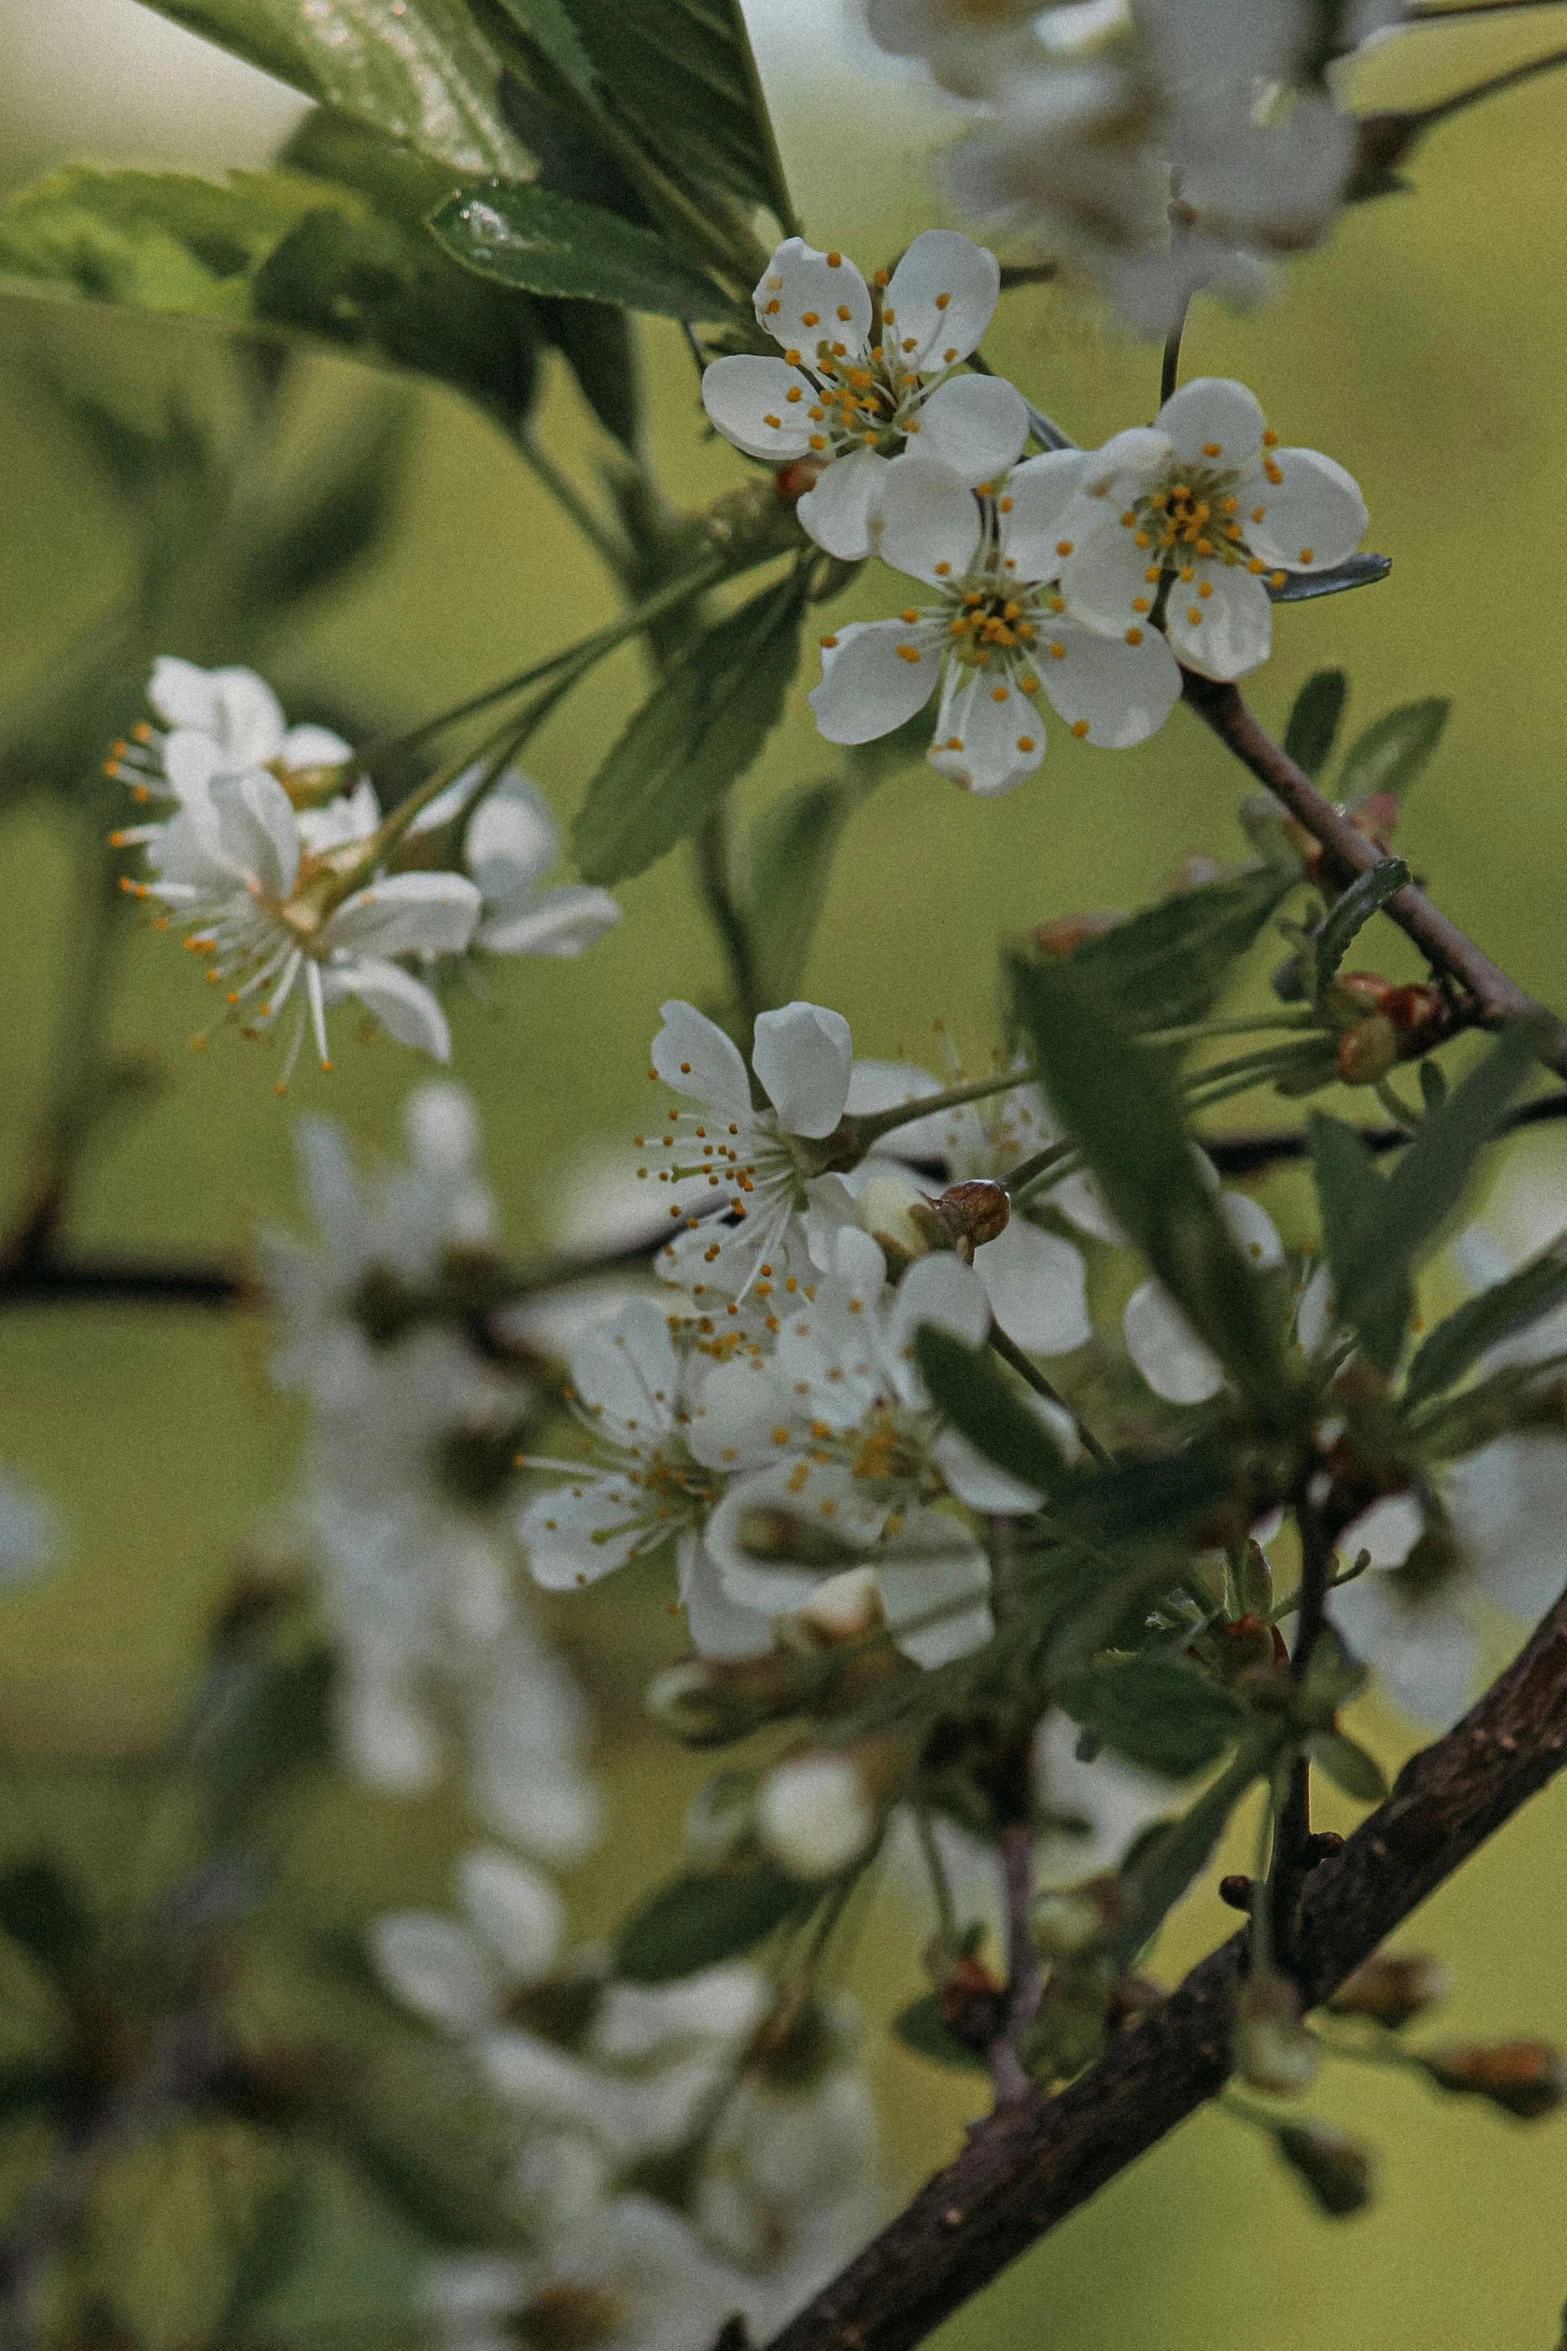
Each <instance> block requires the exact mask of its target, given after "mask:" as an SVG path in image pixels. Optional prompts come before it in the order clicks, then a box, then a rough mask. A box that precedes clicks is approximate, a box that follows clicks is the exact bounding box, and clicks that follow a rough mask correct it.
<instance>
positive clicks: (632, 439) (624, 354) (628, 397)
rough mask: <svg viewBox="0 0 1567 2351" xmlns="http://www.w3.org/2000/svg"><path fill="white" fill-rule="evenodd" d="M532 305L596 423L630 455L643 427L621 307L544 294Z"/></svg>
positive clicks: (636, 368) (634, 359)
mask: <svg viewBox="0 0 1567 2351" xmlns="http://www.w3.org/2000/svg"><path fill="white" fill-rule="evenodd" d="M532 308H533V320H534V324H535V326H537V328H538V330H539V333H540V334H541V335H542V336H543V337H544V339H545V341H546V342H547V343H553V345H554V346H555V349H556V350H557V351H558V352H559V353H560V355H561V357H562V359H564V361H565V362H566V365H567V366H568V367H569V368H570V370H571V372H572V374H573V375H574V376H575V377H576V379H577V389H578V390H579V391H580V392H581V394H582V397H583V398H584V400H586V402H587V404H588V406H589V407H590V408H591V409H592V411H593V413H594V415H595V416H596V417H597V418H598V420H599V423H600V424H601V425H602V426H603V427H604V430H605V431H606V432H607V433H612V434H613V435H614V437H615V439H616V440H617V441H618V442H619V443H620V445H621V447H622V448H623V449H624V450H626V451H627V452H628V453H629V454H630V455H631V456H633V457H635V456H636V455H637V453H638V450H639V448H640V445H641V431H642V399H641V368H640V364H639V361H638V356H637V345H636V334H635V330H634V328H633V325H632V322H631V320H630V319H629V318H628V317H627V315H626V313H625V311H623V310H612V309H611V308H610V306H609V304H608V303H607V302H564V301H559V300H557V299H555V298H554V297H553V296H550V295H545V294H536V295H535V296H534V297H533V304H532Z"/></svg>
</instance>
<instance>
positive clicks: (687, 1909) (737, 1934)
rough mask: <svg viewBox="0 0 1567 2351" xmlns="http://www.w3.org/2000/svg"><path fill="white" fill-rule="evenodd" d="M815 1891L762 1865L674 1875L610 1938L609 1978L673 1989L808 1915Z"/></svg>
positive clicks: (817, 1892) (818, 1892) (816, 1896)
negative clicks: (738, 1871) (733, 1873)
mask: <svg viewBox="0 0 1567 2351" xmlns="http://www.w3.org/2000/svg"><path fill="white" fill-rule="evenodd" d="M820 1898H821V1888H820V1887H819V1886H802V1885H801V1884H800V1882H799V1880H798V1879H797V1878H792V1877H789V1876H787V1875H786V1873H785V1872H784V1871H783V1870H781V1869H774V1868H771V1867H770V1866H768V1865H766V1864H764V1865H763V1866H762V1867H761V1868H759V1869H753V1870H750V1871H748V1872H747V1873H746V1874H745V1875H744V1876H737V1877H729V1876H720V1877H697V1876H690V1877H681V1878H676V1879H675V1880H674V1882H673V1883H672V1884H671V1885H667V1886H661V1887H660V1888H659V1890H658V1892H657V1893H655V1894H651V1895H650V1896H649V1897H648V1899H647V1901H645V1902H644V1903H643V1904H642V1906H641V1908H640V1909H638V1910H634V1911H633V1912H632V1914H631V1916H630V1918H628V1919H627V1920H626V1923H625V1925H624V1926H623V1927H622V1928H621V1930H620V1933H619V1934H618V1935H617V1936H616V1938H615V1972H616V1974H617V1975H618V1976H620V1977H622V1978H623V1979H624V1981H625V1982H627V1983H630V1984H673V1983H678V1982H679V1980H680V1978H681V1977H682V1976H688V1975H695V1974H697V1972H698V1971H699V1970H700V1969H702V1968H704V1967H717V1966H718V1964H719V1962H720V1961H721V1960H725V1959H738V1958H740V1957H741V1956H742V1955H743V1954H744V1953H745V1952H747V1951H754V1950H755V1948H756V1946H757V1944H758V1943H761V1942H764V1941H765V1940H766V1938H767V1937H768V1936H769V1935H770V1934H772V1933H773V1932H774V1930H775V1929H776V1928H778V1927H781V1926H782V1925H783V1924H784V1923H785V1921H786V1920H788V1919H792V1918H798V1917H800V1916H801V1915H802V1914H803V1913H804V1912H805V1911H807V1910H810V1909H813V1908H814V1907H815V1905H816V1903H817V1902H818V1901H819V1900H820Z"/></svg>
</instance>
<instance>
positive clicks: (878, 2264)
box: [770, 1601, 1567, 2351]
mask: <svg viewBox="0 0 1567 2351" xmlns="http://www.w3.org/2000/svg"><path fill="white" fill-rule="evenodd" d="M1564 1762H1567V1601H1563V1602H1558V1604H1557V1605H1556V1607H1555V1608H1553V1609H1552V1610H1551V1612H1550V1614H1549V1615H1548V1616H1547V1617H1546V1618H1545V1619H1544V1621H1543V1622H1542V1623H1541V1625H1540V1626H1539V1628H1538V1630H1537V1631H1536V1633H1535V1635H1534V1637H1533V1639H1532V1640H1531V1641H1530V1642H1529V1644H1528V1646H1527V1648H1525V1649H1524V1650H1523V1651H1522V1652H1521V1654H1520V1655H1519V1656H1518V1657H1517V1659H1516V1660H1515V1661H1514V1663H1513V1664H1512V1665H1511V1666H1509V1667H1508V1669H1507V1671H1506V1672H1505V1673H1503V1674H1501V1675H1500V1676H1499V1677H1498V1679H1497V1680H1496V1681H1495V1682H1494V1683H1493V1684H1492V1686H1491V1688H1490V1689H1489V1690H1488V1691H1487V1692H1486V1694H1485V1696H1484V1697H1483V1698H1482V1699H1481V1700H1480V1702H1479V1704H1478V1705H1476V1706H1475V1707H1473V1708H1471V1710H1470V1712H1469V1713H1468V1714H1467V1715H1465V1717H1464V1719H1463V1720H1462V1722H1460V1723H1459V1724H1458V1725H1457V1726H1456V1728H1455V1729H1453V1730H1452V1731H1450V1732H1449V1733H1448V1735H1447V1737H1446V1738H1444V1739H1439V1740H1438V1741H1437V1742H1436V1744H1435V1745H1434V1746H1431V1747H1427V1748H1426V1749H1425V1750H1424V1751H1423V1752H1422V1753H1421V1754H1419V1755H1417V1756H1415V1757H1414V1758H1413V1759H1412V1761H1411V1762H1410V1763H1408V1764H1407V1765H1406V1766H1405V1768H1404V1770H1403V1772H1402V1773H1401V1774H1400V1775H1399V1778H1398V1781H1397V1783H1396V1785H1395V1787H1394V1789H1393V1792H1392V1794H1391V1796H1390V1797H1389V1798H1388V1800H1387V1802H1386V1803H1385V1804H1383V1805H1381V1806H1380V1807H1379V1808H1378V1809H1377V1810H1376V1811H1375V1812H1373V1813H1372V1814H1371V1815H1370V1816H1369V1817H1368V1818H1367V1819H1366V1820H1364V1821H1363V1822H1362V1823H1361V1825H1360V1827H1359V1828H1358V1829H1357V1830H1356V1831H1355V1833H1354V1835H1353V1836H1352V1837H1351V1838H1350V1839H1349V1840H1348V1842H1347V1843H1346V1845H1345V1847H1344V1850H1343V1851H1342V1853H1340V1854H1338V1855H1337V1856H1336V1857H1334V1858H1333V1859H1331V1860H1328V1861H1326V1862H1324V1863H1322V1864H1321V1865H1320V1866H1319V1867H1318V1868H1317V1869H1315V1870H1313V1871H1312V1873H1311V1875H1310V1877H1309V1878H1308V1879H1307V1881H1306V1884H1305V1887H1304V1889H1303V1892H1302V1897H1301V1904H1300V1916H1299V1922H1298V1927H1297V1936H1296V1945H1295V1952H1294V1965H1293V1973H1294V1974H1295V1977H1296V1980H1297V1982H1298V1983H1299V1986H1300V1990H1301V1996H1302V2000H1303V2001H1304V2002H1305V2004H1306V2005H1308V2006H1312V2005H1316V2004H1317V2003H1319V2002H1321V2001H1322V2000H1324V1999H1326V1998H1327V1996H1328V1994H1329V1993H1331V1992H1332V1991H1333V1990H1334V1989H1335V1987H1336V1986H1338V1985H1339V1984H1341V1983H1343V1982H1344V1981H1345V1979H1346V1978H1347V1977H1348V1976H1349V1975H1350V1974H1351V1973H1352V1972H1353V1970H1354V1969H1355V1968H1357V1967H1359V1966H1360V1964H1361V1962H1362V1961H1363V1960H1365V1959H1367V1958H1369V1957H1370V1955H1371V1953H1372V1952H1374V1951H1375V1950H1376V1949H1377V1947H1378V1945H1379V1944H1381V1943H1382V1942H1383V1941H1384V1939H1385V1938H1386V1937H1387V1936H1388V1935H1389V1934H1391V1932H1392V1931H1393V1929H1394V1928H1395V1927H1396V1926H1397V1925H1399V1923H1400V1922H1401V1920H1403V1919H1405V1918H1407V1917H1408V1916H1409V1914H1410V1912H1411V1911H1412V1910H1414V1909H1415V1908H1417V1907H1418V1905H1419V1904H1420V1903H1421V1902H1423V1901H1424V1900H1425V1899H1426V1897H1427V1895H1429V1894H1431V1893H1432V1892H1434V1891H1435V1889H1436V1888H1437V1887H1438V1886H1439V1885H1441V1884H1442V1883H1443V1881H1444V1880H1445V1879H1446V1878H1448V1877H1450V1876H1451V1875H1452V1874H1453V1872H1454V1871H1455V1870H1456V1869H1458V1868H1460V1867H1461V1866H1462V1864H1463V1863H1464V1862H1466V1861H1467V1860H1469V1858H1470V1857H1471V1855H1472V1854H1474V1853H1475V1852H1476V1851H1477V1850H1478V1849H1479V1847H1480V1846H1481V1845H1483V1844H1484V1843H1485V1841H1486V1839H1487V1838H1488V1837H1490V1836H1492V1835H1493V1834H1494V1833H1495V1831H1496V1830H1497V1829H1499V1828H1500V1827H1501V1826H1502V1824H1503V1823H1504V1822H1505V1821H1508V1820H1510V1819H1511V1818H1512V1816H1513V1814H1514V1813H1515V1812H1517V1811H1518V1810H1519V1808H1520V1807H1521V1806H1522V1805H1524V1804H1526V1803H1527V1802H1528V1800H1529V1798H1530V1797H1531V1796H1534V1795H1537V1794H1538V1793H1539V1791H1540V1790H1541V1789H1542V1788H1544V1787H1545V1786H1547V1785H1548V1784H1549V1782H1550V1781H1551V1780H1552V1779H1554V1778H1555V1776H1556V1774H1557V1773H1558V1772H1559V1771H1560V1770H1561V1768H1562V1766H1563V1763H1564ZM1246 1944H1247V1937H1246V1936H1245V1934H1238V1935H1234V1936H1232V1937H1231V1939H1230V1940H1229V1942H1227V1943H1225V1944H1223V1945H1222V1946H1221V1948H1220V1949H1219V1950H1217V1951H1214V1952H1212V1953H1210V1954H1209V1956H1208V1957H1207V1958H1206V1959H1204V1960H1202V1961H1201V1962H1200V1963H1199V1965H1198V1966H1196V1967H1195V1968H1193V1969H1192V1971H1191V1973H1190V1974H1189V1975H1188V1976H1187V1977H1186V1978H1185V1980H1184V1981H1183V1982H1182V1983H1181V1984H1180V1986H1179V1987H1178V1988H1177V1990H1176V1991H1174V1992H1172V1993H1171V1995H1170V1997H1169V1998H1168V1999H1167V2000H1165V2001H1163V2002H1162V2003H1161V2004H1160V2006H1159V2007H1157V2008H1156V2009H1155V2010H1154V2011H1153V2013H1152V2014H1151V2015H1150V2016H1148V2017H1146V2018H1145V2019H1144V2021H1143V2022H1142V2023H1140V2024H1138V2025H1137V2026H1135V2027H1134V2028H1133V2029H1132V2030H1131V2031H1130V2032H1127V2033H1124V2034H1123V2035H1122V2036H1121V2037H1120V2039H1119V2040H1117V2041H1115V2042H1113V2043H1112V2045H1111V2047H1110V2048H1109V2050H1108V2051H1107V2052H1106V2054H1105V2056H1104V2057H1102V2058H1101V2059H1100V2061H1099V2063H1098V2064H1097V2065H1095V2066H1094V2067H1092V2068H1091V2070H1090V2071H1089V2072H1088V2073H1086V2074H1084V2075H1083V2076H1082V2077H1081V2078H1080V2079H1079V2080H1077V2081H1075V2082H1073V2083H1072V2084H1071V2085H1070V2086H1069V2087H1068V2088H1067V2089H1065V2090H1063V2091H1061V2092H1060V2094H1059V2095H1058V2096H1056V2097H1054V2098H1045V2097H1042V2096H1040V2095H1038V2094H1037V2093H1035V2094H1032V2095H1030V2096H1029V2098H1028V2099H1027V2100H1026V2101H1023V2102H1020V2103H1018V2104H1017V2105H1013V2106H1006V2107H1002V2108H1000V2109H998V2111H997V2112H996V2113H995V2114H993V2115H992V2116H990V2117H989V2119H988V2120H986V2121H984V2122H982V2123H979V2124H977V2125H976V2126H975V2127H974V2129H973V2130H972V2131H971V2133H970V2135H969V2140H968V2144H967V2145H966V2146H965V2148H964V2149H963V2152H962V2153H961V2154H960V2155H959V2156H958V2157H957V2159H956V2161H955V2162H953V2163H950V2164H949V2165H948V2166H947V2167H946V2169H945V2170H944V2171H941V2172H938V2173H937V2175H936V2177H935V2178H934V2179H933V2180H931V2181H930V2182H929V2183H928V2185H927V2186H926V2187H924V2188H923V2189H922V2190H921V2191H920V2193H919V2195H918V2196H917V2197H915V2199H914V2201H913V2202H912V2203H911V2204H910V2205H909V2206H908V2207H907V2209H906V2210H905V2211H904V2212H903V2213H901V2214H900V2215H899V2217H898V2218H897V2220H895V2221H894V2222H893V2223H892V2225H891V2227H890V2228H887V2229H884V2230H883V2231H882V2233H881V2235H880V2236H879V2237H877V2238H875V2239H874V2240H873V2242H872V2243H871V2244H870V2245H868V2246H867V2247H866V2249H865V2251H864V2252H863V2253H862V2254H861V2255H860V2257H859V2259H858V2260H857V2261H855V2262H854V2263H852V2264H851V2265H850V2267H849V2268H848V2269H847V2270H845V2272H844V2273H843V2275H842V2276H841V2277H839V2278H837V2279H835V2280H834V2282H833V2284H832V2285H831V2286H829V2287H828V2288H827V2290H826V2292H825V2293H822V2294H819V2295H818V2296H817V2297H816V2299H815V2301H814V2302H812V2303H811V2304H810V2305H809V2306H808V2307H807V2308H806V2309H805V2310H803V2311H802V2312H801V2313H800V2315H799V2317H798V2318H796V2319H794V2320H793V2321H792V2322H791V2324H790V2325H788V2326H786V2327H785V2328H784V2329H783V2330H782V2332H781V2333H779V2334H778V2335H777V2336H776V2337H775V2338H774V2341H773V2343H772V2345H771V2346H770V2351H908V2347H909V2346H911V2345H912V2344H915V2343H919V2342H922V2341H923V2340H924V2339H925V2337H926V2336H927V2335H928V2334H930V2333H931V2332H932V2331H933V2329H934V2328H935V2327H937V2326H939V2325H940V2323H941V2321H942V2320H943V2319H945V2318H948V2317H950V2316H951V2314H952V2312H953V2311H955V2310H957V2309H959V2308H961V2306H962V2305H963V2303H965V2302H966V2301H968V2300H969V2298H970V2297H971V2296H972V2295H974V2294H976V2293H978V2292H979V2291H980V2289H981V2288H982V2287H984V2286H986V2285H988V2284H989V2282H990V2281H991V2279H992V2278H994V2277H995V2276H996V2275H997V2274H998V2273H999V2272H1000V2271H1001V2270H1002V2269H1004V2268H1005V2267H1006V2265H1007V2264H1008V2263H1009V2262H1011V2261H1014V2260H1016V2259H1017V2257H1018V2255H1019V2254H1020V2253H1023V2252H1025V2251H1026V2250H1027V2249H1028V2247H1029V2246H1031V2245H1033V2244H1036V2243H1037V2242H1038V2241H1039V2239H1040V2238H1041V2237H1044V2236H1046V2235H1048V2234H1049V2232H1050V2231H1051V2230H1052V2229H1053V2228H1055V2227H1056V2226H1057V2224H1058V2223H1059V2222H1061V2221H1063V2220H1065V2219H1066V2218H1067V2216H1068V2214H1069V2213H1072V2212H1074V2211H1076V2209H1077V2207H1078V2206H1079V2205H1080V2204H1084V2203H1086V2202H1087V2201H1088V2199H1089V2197H1090V2196H1093V2195H1095V2194H1097V2192H1098V2190H1099V2189H1100V2188H1102V2187H1103V2186H1104V2185H1105V2184H1106V2182H1107V2181H1109V2180H1112V2179H1114V2178H1115V2177H1116V2175H1117V2174H1118V2173H1120V2172H1122V2171H1124V2170H1125V2169H1126V2168H1127V2166H1128V2165H1129V2164H1131V2163H1134V2162H1135V2161H1136V2159H1137V2158H1138V2156H1139V2155H1143V2154H1146V2153H1147V2151H1148V2149H1149V2148H1150V2147H1153V2146H1155V2145H1157V2143H1158V2141H1159V2140H1160V2139H1162V2138H1163V2137H1164V2136H1165V2134H1166V2133H1167V2132H1168V2131H1171V2130H1173V2129H1174V2128H1175V2126H1176V2124H1177V2123H1180V2122H1183V2121H1184V2120H1185V2119H1186V2117H1187V2116H1188V2115H1189V2114H1191V2113H1193V2112H1194V2111H1195V2110H1196V2109H1197V2108H1198V2107H1199V2106H1201V2105H1203V2104H1205V2103H1206V2102H1207V2101H1208V2100H1209V2099H1211V2098H1213V2097H1215V2096H1216V2095H1217V2094H1218V2092H1219V2091H1220V2090H1221V2089H1222V2088H1223V2086H1224V2083H1225V2081H1226V2079H1227V2078H1228V2075H1229V2071H1230V2018H1231V2011H1232V2007H1233V2003H1234V1997H1235V1991H1236V1987H1237V1985H1238V1983H1239V1981H1240V1978H1241V1973H1242V1968H1243V1964H1244V1960H1245V1954H1246Z"/></svg>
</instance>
